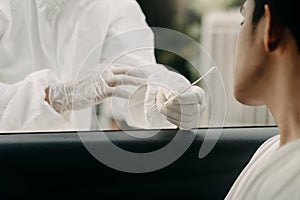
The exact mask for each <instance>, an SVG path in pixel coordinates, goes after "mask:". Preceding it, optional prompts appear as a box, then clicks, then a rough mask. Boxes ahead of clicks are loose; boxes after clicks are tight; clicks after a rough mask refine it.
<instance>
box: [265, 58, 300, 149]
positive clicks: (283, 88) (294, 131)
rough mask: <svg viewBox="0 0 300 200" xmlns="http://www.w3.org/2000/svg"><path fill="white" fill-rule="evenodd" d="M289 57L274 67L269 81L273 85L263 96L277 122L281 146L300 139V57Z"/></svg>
mask: <svg viewBox="0 0 300 200" xmlns="http://www.w3.org/2000/svg"><path fill="white" fill-rule="evenodd" d="M291 57H292V56H288V57H287V58H286V59H284V62H283V61H282V60H281V61H282V62H281V63H284V64H281V65H277V67H276V69H274V72H275V73H273V74H271V76H273V77H272V79H273V80H274V81H273V83H271V84H270V83H269V84H270V85H272V86H273V87H272V88H271V89H270V90H269V91H268V94H267V98H265V100H266V102H265V103H266V105H267V106H268V108H269V109H270V111H271V112H272V114H273V116H274V118H275V120H276V122H277V124H278V128H279V131H280V145H281V146H283V145H285V144H287V143H289V142H292V141H294V140H297V139H300V79H299V76H300V65H299V63H300V59H297V57H298V56H296V57H295V56H294V57H292V58H291ZM295 58H296V59H295Z"/></svg>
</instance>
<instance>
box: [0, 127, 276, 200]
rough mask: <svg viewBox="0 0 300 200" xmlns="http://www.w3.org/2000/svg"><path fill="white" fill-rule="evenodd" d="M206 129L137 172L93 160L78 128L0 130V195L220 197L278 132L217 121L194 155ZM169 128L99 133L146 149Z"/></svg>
mask: <svg viewBox="0 0 300 200" xmlns="http://www.w3.org/2000/svg"><path fill="white" fill-rule="evenodd" d="M206 131H207V129H199V131H198V133H197V135H196V138H195V140H194V142H193V143H192V145H191V146H190V147H189V148H188V150H187V151H186V152H185V153H184V154H183V155H182V156H181V157H180V158H179V159H178V160H176V161H175V162H174V163H172V164H171V165H169V166H167V167H165V168H163V169H160V170H157V171H154V172H149V173H139V174H138V173H125V172H120V171H117V170H115V169H111V168H110V167H108V166H106V165H104V164H102V163H101V162H99V161H98V160H97V159H95V158H94V157H93V156H92V155H91V154H90V153H89V152H88V151H87V149H86V148H85V146H84V145H83V144H82V142H81V140H80V137H79V135H78V133H77V132H66V133H20V134H11V133H10V134H1V135H0V173H1V176H0V177H1V179H0V199H1V200H2V199H3V200H5V199H8V200H10V199H117V198H118V199H210V200H214V199H216V200H217V199H224V198H225V196H226V194H227V193H228V191H229V189H230V187H231V186H232V184H233V183H234V180H235V179H236V178H237V176H238V175H239V173H240V172H241V171H242V169H243V168H244V167H245V165H246V164H247V163H248V162H249V160H250V158H251V157H252V155H253V154H254V153H255V151H256V150H257V148H258V147H259V146H260V145H261V144H262V143H263V142H264V141H266V140H267V139H269V138H270V137H272V136H274V135H276V134H278V129H277V128H276V127H243V128H224V129H223V131H222V134H221V137H220V138H219V140H218V141H217V144H216V146H215V147H214V148H213V150H212V151H211V152H210V153H209V154H208V156H206V157H205V158H203V159H200V158H199V157H198V153H199V149H200V147H201V145H202V143H203V141H204V138H205V135H206ZM135 132H136V133H139V132H141V133H142V132H151V130H149V131H148V130H147V131H146V130H143V131H142V130H141V131H138V130H137V131H135ZM176 132H177V130H162V131H160V133H159V134H157V135H155V136H153V137H151V138H147V139H138V138H135V137H132V136H128V135H127V134H124V133H123V132H119V131H107V132H105V134H106V136H107V137H108V138H109V139H110V141H112V142H113V143H114V144H115V145H117V146H118V147H120V148H122V149H126V150H128V151H131V152H150V151H154V150H156V149H159V148H161V147H163V146H164V145H166V144H168V143H169V142H170V141H171V140H172V139H173V138H174V136H175V134H176ZM186 133H189V134H196V131H195V130H194V131H192V132H188V131H187V132H186ZM81 134H84V133H81ZM86 134H91V135H93V134H96V132H86ZM180 134H184V132H181V133H180ZM100 143H101V144H100ZM99 145H103V142H99Z"/></svg>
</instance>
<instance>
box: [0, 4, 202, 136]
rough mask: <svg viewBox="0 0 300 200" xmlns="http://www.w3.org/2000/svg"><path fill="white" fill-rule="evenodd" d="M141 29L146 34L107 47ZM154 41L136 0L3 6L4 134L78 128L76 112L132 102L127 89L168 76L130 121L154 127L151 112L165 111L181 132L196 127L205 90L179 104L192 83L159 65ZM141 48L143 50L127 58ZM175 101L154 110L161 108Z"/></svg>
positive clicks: (147, 93)
mask: <svg viewBox="0 0 300 200" xmlns="http://www.w3.org/2000/svg"><path fill="white" fill-rule="evenodd" d="M137 29H143V31H141V32H140V34H136V35H135V34H133V35H134V36H132V35H131V36H128V37H122V36H121V37H116V38H115V39H113V40H111V41H110V42H108V43H107V44H105V43H104V41H106V40H107V39H109V38H113V37H114V36H118V35H122V34H121V33H126V32H128V31H131V30H137ZM128 38H129V39H128ZM102 43H103V45H102V46H101V45H100V46H101V47H100V48H98V49H96V52H95V51H94V52H93V53H92V54H91V55H89V54H90V53H91V52H92V50H93V49H94V48H95V47H96V45H98V44H102ZM153 43H154V42H153V33H152V32H151V30H150V29H149V28H148V26H147V24H146V22H145V17H144V15H143V13H142V11H141V9H140V7H139V5H138V4H137V2H136V1H135V0H1V1H0V93H1V97H0V131H37V130H73V129H76V126H75V123H74V119H73V117H72V116H73V115H72V114H71V113H72V112H70V111H71V110H81V109H85V108H90V107H92V106H94V105H96V104H99V103H101V102H103V101H104V100H106V99H107V98H109V97H112V96H115V97H117V98H121V99H122V98H123V99H128V98H130V97H131V95H132V93H130V92H129V91H127V89H126V87H127V86H128V87H136V88H138V86H141V85H143V84H147V83H149V80H151V79H156V80H161V79H159V78H158V76H159V75H160V76H161V77H165V79H164V82H163V83H162V84H163V85H164V86H166V87H162V86H161V85H159V84H157V85H151V84H148V85H146V87H144V90H143V89H142V90H140V91H144V94H143V96H144V102H146V103H145V105H144V106H143V111H144V113H142V112H137V111H136V110H135V111H134V110H133V111H132V113H136V114H137V115H139V116H134V117H133V118H132V117H130V119H131V123H133V125H134V119H139V118H140V116H142V118H144V119H145V120H146V126H149V127H150V126H151V121H152V120H153V117H152V114H151V113H154V116H155V115H157V113H159V114H160V115H161V116H164V118H165V119H167V120H168V121H169V122H171V123H172V124H175V125H176V126H179V127H180V128H183V129H190V128H192V127H196V126H197V125H196V124H197V122H196V121H197V120H198V118H199V115H200V107H201V103H202V98H203V95H204V94H203V90H202V89H201V88H199V87H193V88H191V89H190V90H188V91H187V92H185V93H184V94H183V95H181V96H180V97H179V98H174V94H176V93H177V94H178V93H179V92H180V91H182V89H183V88H185V87H186V86H188V85H189V84H190V83H189V82H188V81H187V80H186V79H185V78H184V77H182V76H181V75H178V74H176V73H174V72H170V71H168V70H167V69H166V68H165V67H163V66H162V65H157V64H156V61H155V57H154V52H153V45H154V44H153ZM130 45H133V46H132V47H130ZM128 46H129V48H128ZM139 47H141V49H142V50H140V51H137V52H134V53H131V54H128V55H127V54H126V51H127V50H132V49H131V48H136V49H139ZM144 47H152V49H149V48H147V49H145V50H143V48H144ZM119 54H123V55H122V56H121V57H119V59H117V61H115V62H113V63H112V61H113V60H114V59H115V58H116V56H119ZM87 57H88V59H87V60H86V62H84V61H85V59H86V58H87ZM83 62H84V68H83V70H82V68H80V67H81V66H82V63H83ZM158 82H159V81H158ZM145 88H146V89H145ZM134 98H136V97H133V99H134ZM169 98H172V99H171V101H169V102H168V104H167V105H166V106H158V108H159V109H158V111H156V112H155V109H154V107H157V105H159V104H161V103H164V102H166V101H167V100H168V99H169ZM131 102H132V101H131ZM133 104H134V102H133ZM133 107H134V106H133ZM136 108H138V106H137V107H136ZM150 108H151V109H152V110H151V109H150ZM153 110H154V111H153ZM130 119H128V121H130Z"/></svg>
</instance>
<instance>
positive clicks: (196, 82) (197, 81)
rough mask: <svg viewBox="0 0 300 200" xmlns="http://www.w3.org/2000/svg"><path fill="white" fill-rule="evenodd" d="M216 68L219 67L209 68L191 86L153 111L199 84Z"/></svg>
mask: <svg viewBox="0 0 300 200" xmlns="http://www.w3.org/2000/svg"><path fill="white" fill-rule="evenodd" d="M215 69H217V67H212V68H211V69H210V70H208V72H206V74H204V75H203V76H202V77H200V78H199V79H198V80H196V81H195V82H193V83H192V84H191V85H190V86H188V87H187V88H185V89H183V90H182V91H181V92H180V93H179V94H177V95H176V94H175V96H172V97H170V98H169V99H168V101H166V102H165V103H163V104H161V105H158V106H157V108H156V109H154V110H153V112H155V111H157V110H158V108H159V107H160V106H164V107H165V106H166V105H167V104H168V102H169V101H170V100H171V99H172V98H174V97H177V98H178V97H179V96H180V95H182V94H183V93H185V92H186V91H188V90H189V89H190V88H192V87H193V86H195V85H197V84H198V83H199V82H200V81H202V80H203V79H204V78H205V77H206V76H208V75H209V74H210V73H211V72H213V71H214V70H215Z"/></svg>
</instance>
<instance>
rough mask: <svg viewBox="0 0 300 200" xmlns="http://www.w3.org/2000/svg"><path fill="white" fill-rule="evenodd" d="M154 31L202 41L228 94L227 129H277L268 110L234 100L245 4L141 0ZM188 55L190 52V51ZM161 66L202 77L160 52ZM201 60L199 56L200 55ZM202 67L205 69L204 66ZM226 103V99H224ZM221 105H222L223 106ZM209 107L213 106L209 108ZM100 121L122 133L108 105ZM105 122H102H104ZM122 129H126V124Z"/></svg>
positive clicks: (212, 0) (204, 123) (206, 115)
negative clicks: (158, 29) (236, 54)
mask: <svg viewBox="0 0 300 200" xmlns="http://www.w3.org/2000/svg"><path fill="white" fill-rule="evenodd" d="M137 1H138V3H139V4H140V6H141V8H142V10H143V11H144V14H145V15H146V18H147V22H148V24H149V26H151V27H162V28H168V29H172V30H175V31H179V32H181V33H184V34H186V35H188V36H189V37H191V38H193V39H194V40H196V41H198V42H199V43H200V44H201V45H202V46H203V47H204V48H205V49H206V50H207V51H208V53H209V55H210V56H211V57H212V59H213V60H214V62H215V63H216V65H217V66H218V69H219V70H220V72H221V74H222V77H223V80H224V83H225V89H226V93H227V97H226V98H227V99H226V108H227V114H226V121H225V126H260V125H263V126H264V125H274V124H275V122H274V120H273V118H272V116H271V115H270V113H269V111H268V110H267V108H266V107H264V106H263V107H248V106H243V105H241V104H239V103H238V102H237V101H236V100H235V99H234V96H233V63H234V51H235V42H236V39H237V34H238V31H239V28H240V23H241V22H242V17H241V14H240V12H239V11H240V7H241V5H242V4H243V3H244V0H163V1H162V0H151V1H149V0H137ZM187 52H188V51H187ZM156 57H157V60H158V63H161V64H165V65H168V66H171V67H173V68H174V69H175V70H176V71H178V72H179V73H181V74H183V75H184V76H185V77H186V78H188V79H189V80H190V81H191V82H193V81H195V80H196V79H197V78H199V73H197V71H195V69H194V68H193V67H192V66H190V65H189V63H187V61H186V60H184V59H182V58H181V57H179V56H177V55H174V54H172V53H170V52H165V51H161V50H156ZM197 57H198V59H199V57H200V56H199V55H197ZM196 59H197V58H196ZM200 67H201V66H200ZM220 101H222V98H220ZM220 103H221V102H220ZM208 107H209V105H208ZM97 112H98V114H99V119H98V120H100V121H102V122H104V121H105V120H107V126H110V129H118V127H117V126H116V124H115V121H114V120H111V118H110V117H109V115H110V112H109V111H106V109H105V105H103V106H102V107H100V108H99V109H98V110H97ZM205 112H206V113H204V115H203V120H202V123H201V125H199V126H202V127H207V126H208V125H209V124H208V122H209V119H210V114H209V109H206V111H205ZM100 118H101V119H100ZM118 124H121V126H122V124H123V126H125V127H122V128H126V125H125V122H119V123H118Z"/></svg>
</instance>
